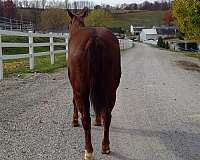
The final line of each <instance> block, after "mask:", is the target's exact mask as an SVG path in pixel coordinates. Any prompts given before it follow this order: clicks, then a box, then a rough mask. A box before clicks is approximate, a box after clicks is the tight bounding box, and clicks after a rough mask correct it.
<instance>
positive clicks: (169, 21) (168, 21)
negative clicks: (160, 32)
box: [163, 10, 173, 26]
mask: <svg viewBox="0 0 200 160" xmlns="http://www.w3.org/2000/svg"><path fill="white" fill-rule="evenodd" d="M163 22H164V24H165V25H168V26H171V25H172V22H173V17H172V12H171V10H169V11H167V12H166V13H165V14H164V16H163Z"/></svg>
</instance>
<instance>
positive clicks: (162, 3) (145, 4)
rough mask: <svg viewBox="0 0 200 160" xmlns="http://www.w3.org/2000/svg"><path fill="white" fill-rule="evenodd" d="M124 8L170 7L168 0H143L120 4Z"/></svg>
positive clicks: (149, 8)
mask: <svg viewBox="0 0 200 160" xmlns="http://www.w3.org/2000/svg"><path fill="white" fill-rule="evenodd" d="M120 8H123V9H126V10H152V11H153V10H169V9H170V8H171V1H170V0H168V1H167V0H162V1H155V2H154V3H152V2H149V1H144V2H143V3H140V4H137V3H132V4H121V7H120Z"/></svg>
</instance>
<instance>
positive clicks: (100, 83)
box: [68, 9, 121, 160]
mask: <svg viewBox="0 0 200 160" xmlns="http://www.w3.org/2000/svg"><path fill="white" fill-rule="evenodd" d="M68 14H69V17H70V24H69V32H70V38H69V44H68V76H69V80H70V83H71V86H72V89H73V104H74V113H73V119H72V125H73V126H74V127H76V126H78V112H80V114H81V121H82V126H83V128H84V132H85V157H84V158H85V159H86V160H91V159H93V155H92V153H93V147H92V143H91V118H90V102H91V104H92V106H93V108H94V112H95V116H96V118H95V122H94V125H101V124H102V122H103V126H104V134H103V140H102V153H103V154H109V153H110V147H109V143H110V142H109V127H110V123H111V112H112V109H113V107H114V105H115V101H116V90H117V88H118V86H119V83H120V77H121V60H120V47H119V42H118V39H117V38H116V37H115V36H114V35H113V34H112V32H111V31H110V30H108V29H106V28H103V27H102V28H100V27H85V25H84V18H85V17H86V16H87V15H88V10H87V9H83V10H82V11H81V12H80V13H79V14H76V15H75V14H73V13H72V12H70V11H68Z"/></svg>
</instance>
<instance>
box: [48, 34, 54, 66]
mask: <svg viewBox="0 0 200 160" xmlns="http://www.w3.org/2000/svg"><path fill="white" fill-rule="evenodd" d="M49 39H50V59H51V64H54V62H55V55H54V46H53V34H52V32H50V37H49Z"/></svg>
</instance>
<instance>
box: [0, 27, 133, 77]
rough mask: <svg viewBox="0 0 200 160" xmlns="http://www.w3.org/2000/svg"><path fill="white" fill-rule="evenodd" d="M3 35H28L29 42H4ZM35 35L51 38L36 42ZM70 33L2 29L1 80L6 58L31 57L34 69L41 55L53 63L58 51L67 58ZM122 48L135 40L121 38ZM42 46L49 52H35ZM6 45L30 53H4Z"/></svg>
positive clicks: (30, 63)
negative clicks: (63, 47) (61, 39)
mask: <svg viewBox="0 0 200 160" xmlns="http://www.w3.org/2000/svg"><path fill="white" fill-rule="evenodd" d="M2 35H3V36H23V37H28V43H7V42H2ZM34 37H47V38H49V42H48V43H34V41H33V38H34ZM68 37H69V36H68V34H54V33H49V34H41V33H33V32H32V31H29V32H28V33H24V32H13V31H6V30H0V80H2V79H3V61H4V60H15V59H25V58H26V59H27V58H28V59H29V68H30V69H31V70H32V69H34V65H35V64H34V57H39V56H50V61H51V64H54V62H55V54H57V53H66V58H67V50H68V47H67V46H68ZM54 38H64V39H65V42H64V43H63V42H60V43H59V42H54ZM119 43H120V49H121V50H125V49H128V48H132V47H133V41H132V40H128V39H120V40H119ZM41 46H48V47H49V51H47V52H39V53H34V47H41ZM55 46H65V49H64V50H54V47H55ZM5 47H9V48H10V47H11V48H12V47H19V48H20V47H26V48H29V53H27V54H15V55H3V48H5Z"/></svg>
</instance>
